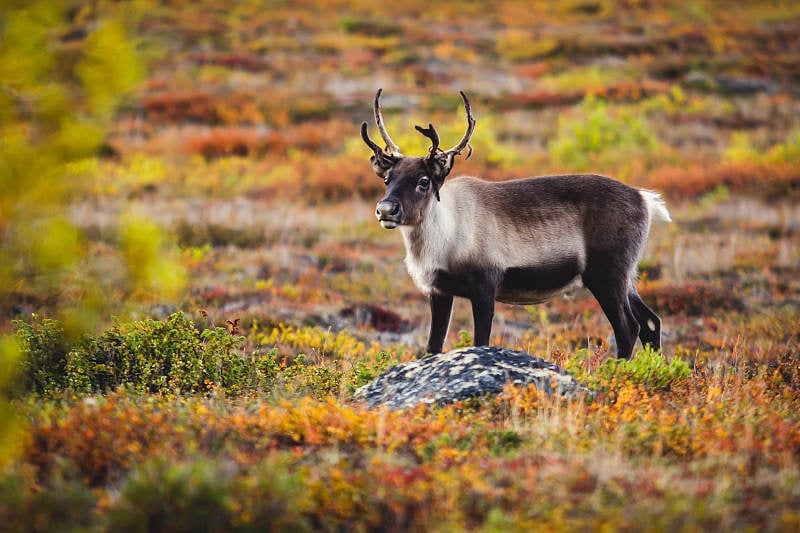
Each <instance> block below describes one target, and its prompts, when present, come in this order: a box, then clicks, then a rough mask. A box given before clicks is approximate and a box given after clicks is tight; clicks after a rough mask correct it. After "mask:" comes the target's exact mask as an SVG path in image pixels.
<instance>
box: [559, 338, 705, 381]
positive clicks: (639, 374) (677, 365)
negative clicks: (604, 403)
mask: <svg viewBox="0 0 800 533" xmlns="http://www.w3.org/2000/svg"><path fill="white" fill-rule="evenodd" d="M593 356H594V354H593V353H591V352H589V351H588V350H580V351H579V352H578V353H577V354H576V355H575V357H573V358H572V359H570V360H568V361H567V363H566V368H567V370H568V371H569V372H570V373H571V374H573V375H574V376H575V378H576V379H577V380H578V381H581V382H584V383H586V384H588V385H589V386H590V387H599V388H603V389H606V388H613V387H614V386H615V385H616V384H619V383H633V384H639V385H643V386H644V387H646V388H647V389H651V390H662V389H669V388H672V387H673V386H674V385H676V384H677V383H679V382H681V381H683V380H685V379H686V378H688V377H689V376H690V374H691V369H690V368H689V365H688V364H687V363H686V362H685V361H683V360H681V359H678V358H677V357H673V358H672V359H670V360H669V361H667V360H666V358H665V357H664V356H663V355H662V354H661V350H653V349H652V348H651V347H650V346H647V347H645V348H644V349H643V350H639V351H638V352H637V353H636V355H635V356H634V357H632V358H631V359H617V358H614V357H612V358H609V359H606V360H605V361H604V362H603V363H602V364H601V365H600V366H598V367H597V368H596V370H594V371H593V372H592V371H591V368H590V366H591V362H592V359H591V358H592V357H593Z"/></svg>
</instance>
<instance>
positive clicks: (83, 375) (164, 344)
mask: <svg viewBox="0 0 800 533" xmlns="http://www.w3.org/2000/svg"><path fill="white" fill-rule="evenodd" d="M243 342H244V338H243V337H235V336H232V335H230V334H229V333H228V332H227V330H225V329H224V328H215V329H207V330H204V331H200V330H198V329H197V328H195V326H194V323H193V322H192V321H191V320H188V319H187V318H186V317H185V316H184V315H183V313H174V314H172V315H170V316H169V317H167V319H165V320H163V321H157V320H144V321H141V322H133V323H131V324H120V323H119V322H117V323H115V324H114V325H113V326H112V327H111V328H110V329H109V330H108V331H106V332H105V333H103V334H102V335H101V336H99V337H87V338H85V339H84V340H83V342H82V343H81V345H80V346H78V347H77V348H76V349H75V350H73V351H72V352H70V354H69V361H68V365H67V379H68V383H69V386H70V387H71V388H73V389H74V390H76V391H79V392H95V391H106V390H109V389H113V388H115V387H117V386H120V385H128V386H130V387H132V388H133V389H135V390H137V391H141V392H151V393H153V392H161V393H168V392H174V391H176V390H177V391H180V392H196V391H205V390H209V389H211V388H214V387H216V386H219V387H221V388H222V389H223V390H224V391H225V392H227V393H236V392H241V391H242V390H244V389H246V388H248V386H249V385H254V386H255V385H258V384H259V383H261V382H263V381H264V380H265V379H268V376H269V375H270V374H271V370H270V369H271V366H272V365H271V362H273V361H272V360H271V359H270V358H256V357H252V358H245V357H243V355H242V354H241V353H240V351H239V350H240V349H241V348H242V345H243Z"/></svg>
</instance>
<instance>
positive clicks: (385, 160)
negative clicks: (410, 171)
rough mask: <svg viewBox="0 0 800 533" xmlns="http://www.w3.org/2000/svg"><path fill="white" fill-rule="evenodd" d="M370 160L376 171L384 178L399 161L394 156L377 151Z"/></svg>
mask: <svg viewBox="0 0 800 533" xmlns="http://www.w3.org/2000/svg"><path fill="white" fill-rule="evenodd" d="M369 162H370V163H372V170H374V171H375V174H377V175H378V176H379V177H381V178H384V177H386V173H387V172H389V170H390V169H391V168H392V167H393V166H394V164H395V163H396V162H397V161H395V159H394V158H391V157H387V156H385V155H383V154H381V153H376V154H375V155H372V156H370V158H369Z"/></svg>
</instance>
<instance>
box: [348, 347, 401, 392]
mask: <svg viewBox="0 0 800 533" xmlns="http://www.w3.org/2000/svg"><path fill="white" fill-rule="evenodd" d="M398 362H399V361H398V360H397V359H396V358H394V357H392V354H390V353H389V352H380V353H379V354H378V355H376V356H375V358H374V359H373V360H372V361H371V362H370V363H367V362H364V361H356V363H355V364H354V365H353V370H352V372H351V375H350V389H351V390H356V389H357V388H359V387H361V386H364V385H366V384H367V383H369V382H371V381H372V380H374V379H375V378H376V377H378V376H379V375H380V374H382V373H383V372H385V371H386V370H387V369H388V368H389V367H392V366H394V365H396V364H397V363H398Z"/></svg>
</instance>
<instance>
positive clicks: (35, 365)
mask: <svg viewBox="0 0 800 533" xmlns="http://www.w3.org/2000/svg"><path fill="white" fill-rule="evenodd" d="M12 325H13V326H14V329H15V330H16V337H17V341H18V342H19V345H20V349H21V351H22V354H23V356H22V358H21V359H20V365H19V369H18V376H19V377H18V379H16V380H13V381H12V383H11V386H10V388H11V390H12V393H14V394H15V395H18V396H19V395H22V394H25V393H34V394H38V395H47V394H52V393H55V392H57V391H60V390H63V389H64V388H65V386H66V384H67V383H66V369H67V354H68V353H69V351H70V349H71V346H70V342H69V340H68V338H67V335H66V334H65V333H64V327H63V326H62V324H61V322H59V321H58V320H53V319H50V318H41V317H40V316H38V315H33V316H32V318H31V321H30V322H25V321H24V320H14V321H13V322H12Z"/></svg>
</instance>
